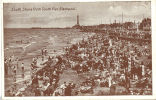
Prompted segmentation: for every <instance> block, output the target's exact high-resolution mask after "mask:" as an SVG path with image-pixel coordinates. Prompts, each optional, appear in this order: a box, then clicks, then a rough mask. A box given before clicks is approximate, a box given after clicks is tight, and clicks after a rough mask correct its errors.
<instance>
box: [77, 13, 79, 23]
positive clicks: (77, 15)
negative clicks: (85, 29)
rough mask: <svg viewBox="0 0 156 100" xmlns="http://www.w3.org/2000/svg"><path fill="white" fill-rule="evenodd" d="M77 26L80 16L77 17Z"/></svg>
mask: <svg viewBox="0 0 156 100" xmlns="http://www.w3.org/2000/svg"><path fill="white" fill-rule="evenodd" d="M77 25H79V15H77Z"/></svg>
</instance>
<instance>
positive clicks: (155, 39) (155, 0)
mask: <svg viewBox="0 0 156 100" xmlns="http://www.w3.org/2000/svg"><path fill="white" fill-rule="evenodd" d="M103 1H125V0H85V1H84V0H68V1H67V0H53V1H51V0H27V1H25V0H3V1H0V8H1V9H0V14H1V16H0V24H1V27H0V30H1V31H0V32H1V34H0V36H1V38H0V41H1V45H0V47H1V49H0V50H1V52H0V55H1V57H0V65H1V66H4V63H3V62H4V59H3V58H4V55H3V3H24V2H103ZM126 1H135V0H126ZM136 1H151V7H152V10H151V14H152V17H151V18H152V68H153V70H152V77H153V81H152V82H153V95H152V96H72V97H43V96H41V97H4V81H3V80H4V72H3V71H2V70H3V67H1V68H0V72H1V73H2V74H0V77H1V78H0V79H1V82H2V85H0V96H1V95H2V98H3V100H21V99H22V100H52V99H53V100H80V99H85V100H86V99H87V100H96V99H98V100H103V99H105V100H108V99H109V100H110V99H111V100H114V99H127V100H130V99H143V100H150V99H156V87H155V85H156V80H155V76H156V68H155V65H156V62H155V61H156V51H154V50H156V45H154V43H156V29H155V28H156V19H155V18H156V13H155V12H156V0H136ZM1 88H2V89H1ZM1 92H2V94H1Z"/></svg>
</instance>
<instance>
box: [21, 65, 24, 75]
mask: <svg viewBox="0 0 156 100" xmlns="http://www.w3.org/2000/svg"><path fill="white" fill-rule="evenodd" d="M21 68H22V77H23V78H24V63H22V65H21Z"/></svg>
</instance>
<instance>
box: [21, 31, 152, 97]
mask: <svg viewBox="0 0 156 100" xmlns="http://www.w3.org/2000/svg"><path fill="white" fill-rule="evenodd" d="M108 33H109V34H105V33H96V34H95V35H93V36H91V37H88V39H86V40H85V39H83V40H82V41H80V42H78V43H76V44H73V45H72V46H71V47H66V48H65V52H66V53H65V54H64V55H60V56H56V57H50V56H49V57H48V60H47V61H46V62H44V63H43V64H42V66H44V67H43V68H42V69H40V70H39V71H37V72H36V73H35V74H32V82H31V84H30V85H29V86H28V87H27V88H26V89H25V91H23V92H21V93H20V94H18V95H19V96H20V95H26V90H28V89H30V91H31V92H32V93H34V94H35V96H72V95H78V93H79V92H81V93H87V92H91V93H93V92H94V90H93V89H94V88H96V87H97V85H96V84H98V86H100V87H106V88H109V89H110V91H109V93H108V94H109V95H117V94H119V95H128V94H131V95H151V94H152V60H151V59H152V58H151V57H152V53H151V37H150V34H140V35H139V34H137V33H133V34H131V33H126V35H125V33H124V34H119V33H118V32H113V31H111V32H108ZM121 37H122V38H121ZM123 37H124V38H123ZM136 37H137V40H135V41H134V38H136ZM145 40H146V41H145ZM44 51H45V52H44ZM44 56H48V53H47V50H41V57H42V58H43V57H44ZM145 60H146V61H145ZM31 66H32V70H34V69H35V68H36V67H35V66H36V60H35V59H34V60H33V63H32V64H31ZM68 68H71V69H72V70H75V71H76V72H77V74H82V73H92V74H93V75H91V76H88V77H89V78H87V79H86V80H85V81H84V82H83V83H82V84H81V86H80V87H79V89H76V90H74V88H75V86H76V85H77V84H75V83H73V82H69V83H66V82H64V83H63V84H58V81H59V76H60V74H62V73H63V71H64V70H68ZM118 87H122V88H123V89H122V91H117V88H118Z"/></svg>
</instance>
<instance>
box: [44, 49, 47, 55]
mask: <svg viewBox="0 0 156 100" xmlns="http://www.w3.org/2000/svg"><path fill="white" fill-rule="evenodd" d="M44 53H45V56H47V49H46V48H45V49H44Z"/></svg>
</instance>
